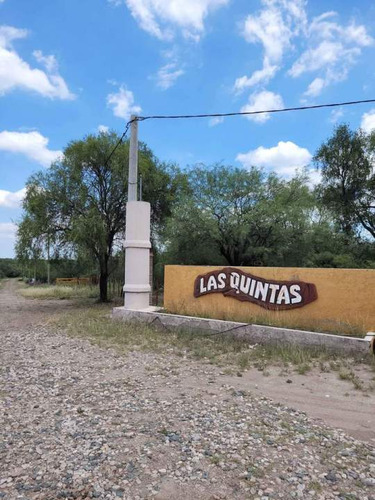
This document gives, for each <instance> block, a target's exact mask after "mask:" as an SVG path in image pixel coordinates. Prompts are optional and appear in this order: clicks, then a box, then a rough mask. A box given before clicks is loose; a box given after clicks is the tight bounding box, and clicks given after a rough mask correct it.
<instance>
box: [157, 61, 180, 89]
mask: <svg viewBox="0 0 375 500" xmlns="http://www.w3.org/2000/svg"><path fill="white" fill-rule="evenodd" d="M184 73H185V71H184V70H183V69H178V68H177V64H176V63H174V62H171V63H168V64H165V65H164V66H162V67H161V68H160V69H159V71H158V73H157V75H156V80H157V85H158V87H160V88H161V89H163V90H167V89H169V88H171V87H173V85H174V84H175V83H176V80H177V79H178V78H179V77H180V76H182V75H183V74H184Z"/></svg>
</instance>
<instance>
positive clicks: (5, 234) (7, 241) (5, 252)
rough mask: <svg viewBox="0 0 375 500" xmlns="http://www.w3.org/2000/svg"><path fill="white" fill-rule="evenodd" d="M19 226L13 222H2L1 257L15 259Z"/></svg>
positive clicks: (0, 230)
mask: <svg viewBox="0 0 375 500" xmlns="http://www.w3.org/2000/svg"><path fill="white" fill-rule="evenodd" d="M16 234H17V226H16V224H13V222H0V257H1V258H5V257H13V256H14V245H15V242H16Z"/></svg>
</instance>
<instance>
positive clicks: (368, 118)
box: [361, 109, 375, 134]
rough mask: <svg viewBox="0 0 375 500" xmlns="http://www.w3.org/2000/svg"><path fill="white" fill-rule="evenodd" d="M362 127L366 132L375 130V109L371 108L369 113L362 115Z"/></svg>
mask: <svg viewBox="0 0 375 500" xmlns="http://www.w3.org/2000/svg"><path fill="white" fill-rule="evenodd" d="M361 129H362V130H363V131H364V132H366V134H369V133H370V132H373V131H374V130H375V109H371V110H370V111H369V112H368V113H364V114H363V115H362V121H361Z"/></svg>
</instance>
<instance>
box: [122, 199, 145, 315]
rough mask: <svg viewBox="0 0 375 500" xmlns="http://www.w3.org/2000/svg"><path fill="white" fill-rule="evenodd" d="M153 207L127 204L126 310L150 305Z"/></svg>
mask: <svg viewBox="0 0 375 500" xmlns="http://www.w3.org/2000/svg"><path fill="white" fill-rule="evenodd" d="M150 213H151V209H150V204H149V203H147V202H145V201H129V202H128V203H127V204H126V233H125V245H124V246H125V285H124V297H125V304H124V305H125V309H135V310H139V309H147V308H148V307H149V302H150V292H151V287H150V281H149V279H150V248H151V243H150Z"/></svg>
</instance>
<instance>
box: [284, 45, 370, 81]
mask: <svg viewBox="0 0 375 500" xmlns="http://www.w3.org/2000/svg"><path fill="white" fill-rule="evenodd" d="M359 54H360V49H359V48H358V47H352V48H350V49H347V48H345V47H344V45H343V44H342V43H341V42H330V41H327V40H324V41H323V42H321V43H320V44H319V45H318V46H317V47H314V48H311V49H308V50H306V51H305V52H304V53H303V54H302V55H301V56H300V57H299V58H298V59H297V61H296V62H295V63H294V64H293V66H292V68H291V69H290V70H289V74H290V75H291V76H293V77H297V76H300V75H302V73H306V72H310V71H317V70H319V69H322V68H326V67H330V68H333V67H335V66H336V65H337V63H340V66H341V64H344V65H347V64H352V63H353V61H354V58H355V57H356V56H358V55H359Z"/></svg>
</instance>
